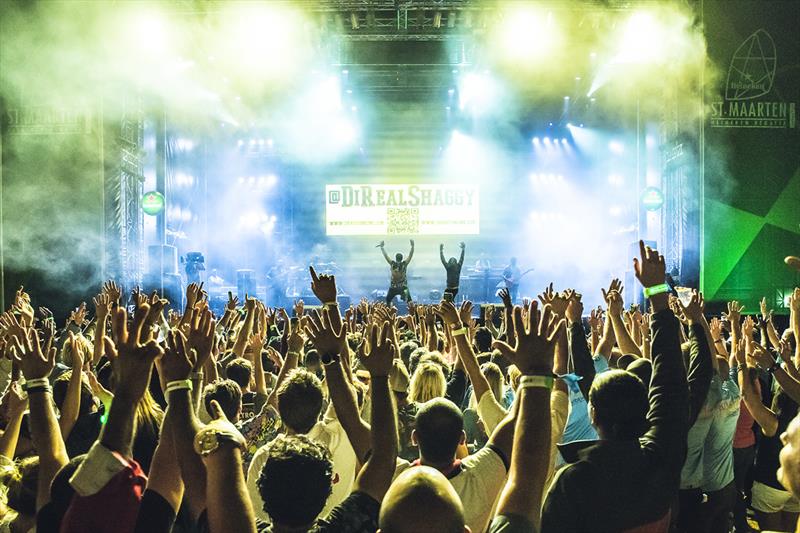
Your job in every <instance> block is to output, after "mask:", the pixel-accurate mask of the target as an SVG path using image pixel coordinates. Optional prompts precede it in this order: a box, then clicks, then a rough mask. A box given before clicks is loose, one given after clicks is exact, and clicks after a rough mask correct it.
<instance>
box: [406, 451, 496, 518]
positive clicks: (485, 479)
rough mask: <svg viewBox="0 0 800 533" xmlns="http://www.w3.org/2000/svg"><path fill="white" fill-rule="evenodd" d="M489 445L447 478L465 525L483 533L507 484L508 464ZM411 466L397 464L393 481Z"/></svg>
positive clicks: (465, 460) (463, 461) (465, 459)
mask: <svg viewBox="0 0 800 533" xmlns="http://www.w3.org/2000/svg"><path fill="white" fill-rule="evenodd" d="M501 454H502V452H500V451H499V450H498V449H497V448H495V447H494V446H492V445H491V444H490V445H488V446H486V447H484V448H482V449H480V450H478V451H477V452H475V453H473V454H472V455H469V456H467V457H465V458H464V459H463V460H462V461H461V462H460V464H457V467H456V468H455V469H454V470H453V471H452V472H451V473H450V474H449V475H448V476H447V477H448V480H449V481H450V484H451V485H452V486H453V488H454V489H455V491H456V493H457V494H458V496H459V497H460V498H461V503H462V504H463V505H464V521H465V522H466V524H467V525H468V526H469V527H470V529H472V531H486V528H487V527H488V526H489V520H490V519H491V517H492V515H493V514H494V508H495V504H496V503H497V500H498V498H499V496H500V491H501V490H502V489H503V485H505V482H506V474H507V472H508V460H507V459H506V458H505V457H503V456H502V455H501ZM409 468H413V465H412V464H411V463H409V462H408V461H402V460H398V465H397V469H396V470H395V477H397V476H399V475H400V474H402V473H403V472H405V471H406V470H408V469H409Z"/></svg>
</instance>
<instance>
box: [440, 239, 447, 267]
mask: <svg viewBox="0 0 800 533" xmlns="http://www.w3.org/2000/svg"><path fill="white" fill-rule="evenodd" d="M439 261H441V262H442V265H443V266H444V267H445V268H447V260H446V259H445V258H444V244H440V245H439Z"/></svg>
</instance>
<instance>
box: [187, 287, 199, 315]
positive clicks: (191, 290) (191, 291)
mask: <svg viewBox="0 0 800 533" xmlns="http://www.w3.org/2000/svg"><path fill="white" fill-rule="evenodd" d="M202 296H203V284H202V283H201V284H199V285H198V284H197V283H190V284H189V286H188V287H186V308H187V309H191V308H192V307H194V306H195V304H196V303H197V302H198V301H199V300H200V298H201V297H202Z"/></svg>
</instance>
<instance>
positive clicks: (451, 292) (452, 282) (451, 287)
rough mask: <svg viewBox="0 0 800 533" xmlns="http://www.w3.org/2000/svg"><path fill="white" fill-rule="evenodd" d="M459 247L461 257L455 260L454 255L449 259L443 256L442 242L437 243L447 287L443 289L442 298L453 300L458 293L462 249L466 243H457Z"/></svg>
mask: <svg viewBox="0 0 800 533" xmlns="http://www.w3.org/2000/svg"><path fill="white" fill-rule="evenodd" d="M459 246H460V247H461V257H460V258H459V260H458V261H456V258H455V257H451V258H450V259H449V260H447V261H446V260H445V258H444V244H440V245H439V257H440V258H441V260H442V264H443V265H444V269H445V271H447V288H446V289H445V290H444V299H445V300H449V301H451V302H454V301H455V299H456V294H458V285H459V281H460V280H461V266H462V265H463V264H464V249H465V248H466V245H465V244H464V243H463V242H462V243H459Z"/></svg>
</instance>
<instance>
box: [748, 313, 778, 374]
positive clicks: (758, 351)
mask: <svg viewBox="0 0 800 533" xmlns="http://www.w3.org/2000/svg"><path fill="white" fill-rule="evenodd" d="M748 318H749V317H748ZM750 350H751V352H752V353H751V355H752V357H753V360H755V362H756V364H757V365H758V366H759V368H761V369H762V370H769V369H770V368H772V366H773V365H774V364H775V359H774V358H773V357H772V355H770V353H769V352H768V351H767V350H766V348H764V347H763V346H761V345H760V344H758V343H755V342H754V343H751V347H750Z"/></svg>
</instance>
